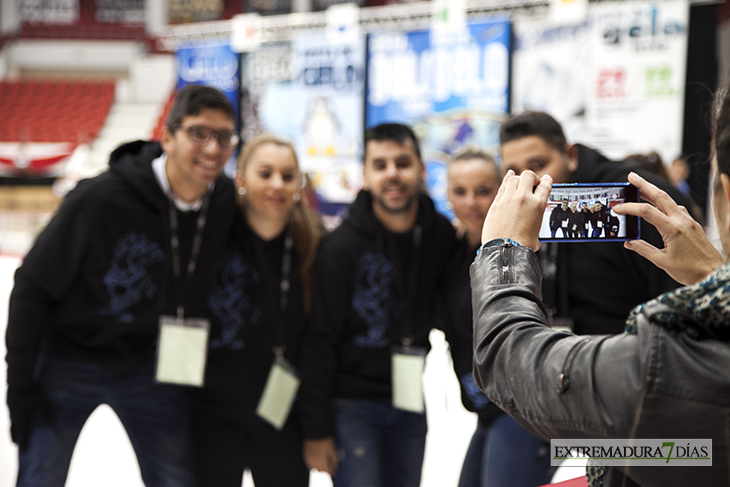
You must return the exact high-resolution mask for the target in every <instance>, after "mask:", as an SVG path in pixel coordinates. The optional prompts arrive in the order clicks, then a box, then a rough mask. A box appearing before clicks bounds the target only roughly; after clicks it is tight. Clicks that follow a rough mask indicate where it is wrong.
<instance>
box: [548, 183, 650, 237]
mask: <svg viewBox="0 0 730 487" xmlns="http://www.w3.org/2000/svg"><path fill="white" fill-rule="evenodd" d="M638 201H639V189H638V188H636V187H635V186H632V185H631V184H630V183H600V184H599V183H573V184H553V188H552V191H551V192H550V198H549V199H548V203H547V207H546V208H545V213H544V214H543V217H542V225H541V227H540V235H539V238H540V240H541V241H542V242H623V241H625V240H635V239H637V238H641V229H640V227H639V220H640V218H639V217H635V216H632V215H617V214H616V213H614V212H613V207H614V206H616V205H619V204H621V203H628V202H638Z"/></svg>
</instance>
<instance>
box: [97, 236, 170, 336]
mask: <svg viewBox="0 0 730 487" xmlns="http://www.w3.org/2000/svg"><path fill="white" fill-rule="evenodd" d="M164 261H165V252H164V251H163V250H162V247H160V245H159V244H158V243H157V242H152V241H150V240H149V239H148V238H147V237H146V236H145V235H140V234H138V233H137V232H135V231H130V232H129V233H127V234H126V235H125V236H124V237H122V238H121V239H119V242H117V245H116V246H115V247H114V257H113V259H112V262H111V265H110V266H109V270H108V271H107V272H106V274H105V275H104V284H105V285H106V288H107V292H108V293H109V307H108V308H106V309H102V310H100V311H99V314H100V315H101V316H111V317H113V318H114V319H116V320H117V321H118V322H120V323H131V322H132V320H133V319H134V317H133V316H132V313H130V312H128V311H127V310H128V309H129V308H130V307H131V306H134V305H135V304H137V303H139V302H140V301H141V300H142V299H143V298H147V299H152V297H153V296H154V295H155V293H156V292H157V285H156V284H155V282H154V280H153V279H152V277H151V276H149V274H148V273H147V268H148V267H149V266H150V265H152V264H157V263H162V262H164Z"/></svg>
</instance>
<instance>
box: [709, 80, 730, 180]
mask: <svg viewBox="0 0 730 487" xmlns="http://www.w3.org/2000/svg"><path fill="white" fill-rule="evenodd" d="M728 91H730V81H726V82H724V83H723V84H722V86H721V87H720V88H719V89H718V90H717V95H716V96H715V110H714V118H715V123H714V127H713V137H712V151H713V152H714V155H715V157H716V158H717V172H718V173H722V174H727V175H728V176H730V96H728V94H729V93H728ZM715 181H716V182H717V181H718V178H715Z"/></svg>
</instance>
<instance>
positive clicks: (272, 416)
mask: <svg viewBox="0 0 730 487" xmlns="http://www.w3.org/2000/svg"><path fill="white" fill-rule="evenodd" d="M300 383H301V381H300V380H299V377H297V374H296V370H295V369H294V367H293V366H292V365H291V364H290V363H289V362H287V360H286V359H285V358H284V357H280V356H277V357H276V359H275V360H274V365H272V366H271V371H270V372H269V378H268V379H267V380H266V386H264V392H263V394H261V399H260V400H259V405H258V407H257V408H256V414H258V415H259V417H261V418H263V419H265V420H266V421H268V422H269V423H271V424H272V425H273V426H274V428H276V429H278V430H280V429H282V428H283V427H284V424H285V423H286V419H287V418H288V417H289V412H290V411H291V408H292V405H293V404H294V399H295V398H296V395H297V391H298V390H299V384H300Z"/></svg>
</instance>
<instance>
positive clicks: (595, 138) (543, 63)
mask: <svg viewBox="0 0 730 487" xmlns="http://www.w3.org/2000/svg"><path fill="white" fill-rule="evenodd" d="M688 16H689V7H688V5H687V2H686V1H685V0H669V1H666V2H656V3H650V2H635V1H627V2H610V3H609V2H606V3H600V2H599V3H595V4H591V5H590V7H589V15H588V19H587V20H586V21H585V22H582V23H579V24H573V25H566V24H560V23H555V22H552V23H551V22H548V21H544V20H541V21H539V22H536V21H534V20H533V21H529V20H525V21H520V22H517V23H516V24H515V49H514V53H513V63H514V65H513V89H514V92H513V99H512V102H513V103H512V109H513V112H514V113H519V112H521V111H524V110H540V111H545V112H548V113H550V114H551V115H553V116H554V117H555V118H556V119H557V120H558V121H560V122H561V123H562V124H563V128H564V130H565V132H566V136H567V137H568V140H569V141H570V142H581V143H584V144H586V145H590V146H592V147H594V148H596V149H598V150H600V151H601V152H603V153H604V154H605V155H606V156H608V157H609V158H613V159H623V158H625V157H626V156H628V155H630V154H637V153H641V154H646V153H649V152H651V151H656V152H658V153H659V154H660V155H661V157H662V159H664V161H665V162H668V161H672V160H673V159H674V158H675V157H676V156H677V155H678V154H679V153H680V152H681V148H682V125H683V116H684V114H683V110H684V83H685V76H686V61H687V38H688Z"/></svg>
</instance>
